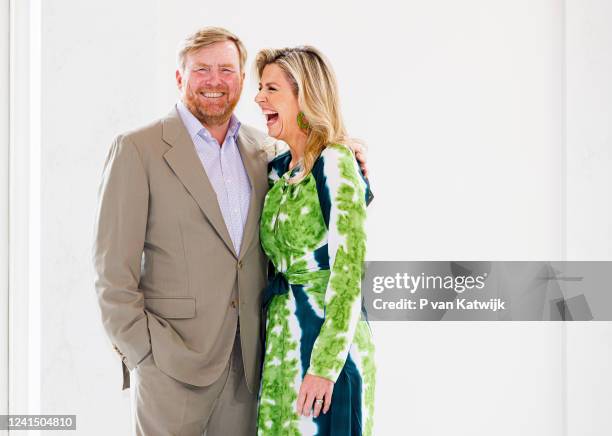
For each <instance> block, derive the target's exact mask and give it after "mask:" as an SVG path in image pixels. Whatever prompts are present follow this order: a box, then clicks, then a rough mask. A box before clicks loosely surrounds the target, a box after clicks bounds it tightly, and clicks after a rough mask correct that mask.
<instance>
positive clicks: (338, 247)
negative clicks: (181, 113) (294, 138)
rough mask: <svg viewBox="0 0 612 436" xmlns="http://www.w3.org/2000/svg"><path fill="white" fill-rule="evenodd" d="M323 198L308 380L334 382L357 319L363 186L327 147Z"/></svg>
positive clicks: (341, 153) (348, 159)
mask: <svg viewBox="0 0 612 436" xmlns="http://www.w3.org/2000/svg"><path fill="white" fill-rule="evenodd" d="M321 156H322V158H323V159H324V160H323V176H324V180H325V187H326V189H327V191H328V195H329V200H330V201H329V226H328V229H329V230H328V253H329V265H330V269H331V271H330V277H329V282H328V284H327V289H326V291H325V319H324V321H323V325H322V327H321V331H320V332H319V335H318V337H317V339H316V341H315V343H314V347H313V351H312V355H311V358H310V366H309V369H308V374H312V375H316V376H320V377H325V378H327V379H329V380H332V381H333V382H335V381H336V379H337V378H338V375H339V374H340V371H341V370H342V368H343V367H344V364H345V362H346V359H347V356H348V353H349V349H350V347H351V344H352V342H353V335H354V333H355V329H356V327H357V323H358V322H359V319H360V316H361V272H362V267H363V262H364V259H365V247H366V235H365V228H364V227H365V218H366V201H365V183H364V181H363V179H362V177H360V175H359V167H358V166H357V162H356V160H355V158H354V157H353V154H352V152H351V151H350V150H348V148H346V147H344V146H342V145H332V146H329V147H327V148H326V149H325V150H324V151H323V153H322V154H321Z"/></svg>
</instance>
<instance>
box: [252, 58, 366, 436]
mask: <svg viewBox="0 0 612 436" xmlns="http://www.w3.org/2000/svg"><path fill="white" fill-rule="evenodd" d="M256 66H257V72H258V75H259V78H260V82H259V93H258V94H257V96H256V97H255V101H256V102H257V104H259V106H260V107H261V109H262V111H263V113H264V115H265V116H266V120H267V128H268V134H269V135H270V136H272V137H274V138H277V139H280V140H282V141H284V142H286V143H287V144H288V145H289V151H287V152H286V153H283V154H281V155H279V156H277V157H276V158H275V159H274V160H272V162H270V165H269V178H270V185H271V187H270V191H269V192H268V194H267V196H266V200H265V203H264V208H263V211H262V216H261V224H260V226H261V227H260V236H261V244H262V247H263V249H264V251H265V253H266V254H267V256H268V257H269V258H270V261H271V264H272V265H271V272H272V274H270V276H271V277H270V282H269V285H268V287H267V288H266V290H265V291H264V297H263V300H264V309H265V313H266V315H265V316H266V318H265V319H266V328H265V357H264V364H263V374H262V384H261V390H260V399H259V417H258V433H259V435H283V436H284V435H314V434H317V435H361V434H366V435H370V434H372V428H373V411H374V385H375V366H374V346H373V343H372V339H371V334H370V329H369V326H368V324H367V322H366V321H365V320H362V308H361V272H362V263H363V261H364V257H365V239H366V237H365V231H364V222H365V217H366V194H368V195H369V190H368V187H367V185H366V183H365V182H364V179H363V178H362V176H361V175H360V172H359V167H358V165H357V162H356V161H355V158H354V157H353V154H352V152H351V151H350V150H349V149H348V148H347V147H346V145H343V144H346V143H347V142H349V141H350V140H349V138H348V137H347V135H346V131H345V128H344V124H343V122H342V117H341V115H340V110H339V102H338V89H337V85H336V80H335V78H334V74H333V71H332V69H331V67H330V65H329V63H328V62H327V60H326V59H325V58H324V57H323V55H322V54H321V53H320V52H318V51H317V50H316V49H314V48H312V47H297V48H290V49H281V50H262V51H261V52H259V53H258V55H257V59H256Z"/></svg>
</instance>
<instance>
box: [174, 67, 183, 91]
mask: <svg viewBox="0 0 612 436" xmlns="http://www.w3.org/2000/svg"><path fill="white" fill-rule="evenodd" d="M174 76H175V77H176V86H177V87H178V89H179V91H180V90H181V89H183V76H182V75H181V72H180V70H179V69H178V68H177V69H176V73H174Z"/></svg>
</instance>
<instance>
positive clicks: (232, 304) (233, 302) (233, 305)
mask: <svg viewBox="0 0 612 436" xmlns="http://www.w3.org/2000/svg"><path fill="white" fill-rule="evenodd" d="M230 306H232V309H235V308H236V301H234V300H232V302H231V303H230Z"/></svg>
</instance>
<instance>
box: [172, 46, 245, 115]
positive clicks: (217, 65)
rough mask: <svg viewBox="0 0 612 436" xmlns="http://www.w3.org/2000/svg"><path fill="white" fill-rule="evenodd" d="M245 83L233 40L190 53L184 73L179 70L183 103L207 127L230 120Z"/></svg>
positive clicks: (178, 81) (186, 59)
mask: <svg viewBox="0 0 612 436" xmlns="http://www.w3.org/2000/svg"><path fill="white" fill-rule="evenodd" d="M243 82H244V73H243V72H242V71H240V55H239V53H238V48H237V47H236V45H235V44H234V43H233V42H232V41H223V42H216V43H214V44H211V45H209V46H207V47H202V48H200V49H198V50H194V51H192V52H189V53H187V55H186V56H185V68H184V71H182V72H181V71H180V70H177V71H176V83H177V85H178V88H179V90H180V92H181V99H182V100H183V103H184V104H185V106H187V108H188V109H189V110H190V111H191V113H193V115H195V117H196V118H197V119H198V120H200V122H201V123H202V124H204V125H206V126H216V125H221V124H223V123H225V122H227V120H229V118H230V117H231V115H232V112H233V111H234V108H235V107H236V105H237V104H238V100H239V99H240V93H241V92H242V84H243Z"/></svg>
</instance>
